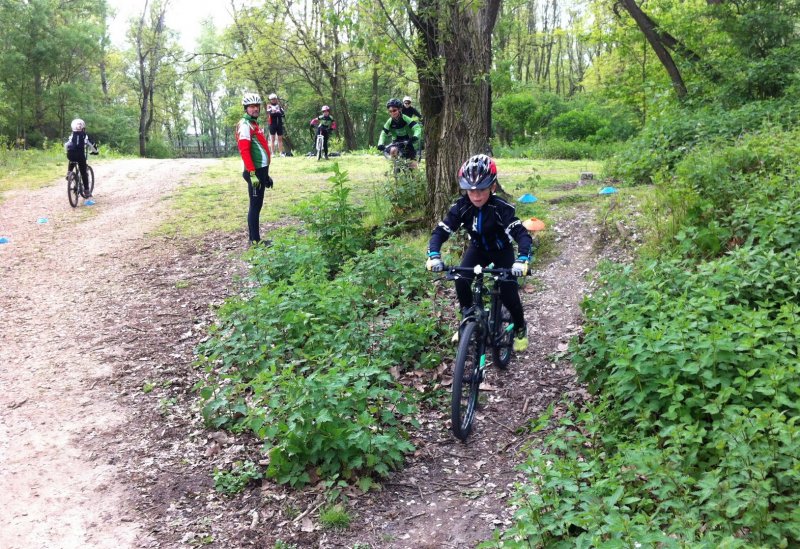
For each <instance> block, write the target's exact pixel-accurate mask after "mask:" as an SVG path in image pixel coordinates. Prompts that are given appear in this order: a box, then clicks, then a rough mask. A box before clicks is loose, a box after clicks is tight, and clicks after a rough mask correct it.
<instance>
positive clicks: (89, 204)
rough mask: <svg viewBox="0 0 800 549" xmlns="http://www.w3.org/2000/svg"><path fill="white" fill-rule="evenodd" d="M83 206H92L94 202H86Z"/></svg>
mask: <svg viewBox="0 0 800 549" xmlns="http://www.w3.org/2000/svg"><path fill="white" fill-rule="evenodd" d="M83 205H84V206H94V200H91V199H90V200H87V201H86V202H84V203H83Z"/></svg>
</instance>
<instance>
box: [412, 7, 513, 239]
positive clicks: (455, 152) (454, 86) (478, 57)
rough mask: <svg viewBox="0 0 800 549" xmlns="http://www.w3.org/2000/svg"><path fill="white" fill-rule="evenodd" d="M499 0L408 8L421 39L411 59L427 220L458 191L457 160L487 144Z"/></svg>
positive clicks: (443, 208) (437, 214) (436, 215)
mask: <svg viewBox="0 0 800 549" xmlns="http://www.w3.org/2000/svg"><path fill="white" fill-rule="evenodd" d="M500 1H501V0H487V3H486V4H485V5H483V6H479V7H476V5H475V4H474V3H470V2H466V1H463V0H442V1H441V2H436V1H435V0H425V1H423V2H420V5H419V8H418V11H417V13H416V14H411V17H412V21H413V22H414V25H415V27H416V28H417V31H418V33H419V36H420V38H421V41H422V43H421V49H420V51H419V52H418V54H417V56H416V62H417V71H418V74H419V79H420V104H421V106H422V112H424V113H425V136H426V149H425V159H426V176H427V181H428V191H429V194H430V196H431V200H430V201H429V202H428V204H427V207H426V212H425V215H426V218H427V220H428V222H429V223H430V224H431V225H432V224H434V223H435V222H436V221H437V220H439V219H441V216H442V214H443V213H444V212H445V211H446V210H447V208H448V207H449V205H450V204H451V203H452V201H453V198H454V197H455V196H456V194H457V189H458V183H457V180H456V175H457V173H458V168H459V167H460V166H461V164H462V163H463V162H464V161H465V160H466V159H467V158H469V157H470V156H471V155H473V154H477V153H483V152H488V150H489V127H490V118H489V109H490V104H489V95H490V88H489V71H490V69H491V62H492V51H491V42H490V40H489V39H488V37H490V36H491V34H492V29H493V28H494V24H495V21H496V19H497V13H498V10H499V7H500ZM431 8H433V9H431ZM438 29H442V30H438ZM422 48H424V49H422Z"/></svg>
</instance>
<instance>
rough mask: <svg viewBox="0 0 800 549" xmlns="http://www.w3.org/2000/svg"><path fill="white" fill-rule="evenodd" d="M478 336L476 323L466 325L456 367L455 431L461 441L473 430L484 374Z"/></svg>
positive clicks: (454, 378)
mask: <svg viewBox="0 0 800 549" xmlns="http://www.w3.org/2000/svg"><path fill="white" fill-rule="evenodd" d="M479 338H480V334H479V329H478V323H477V322H467V323H466V324H464V325H463V327H462V328H461V334H460V336H459V343H458V353H457V354H456V363H455V366H454V367H453V400H452V410H451V411H452V423H453V434H454V435H455V436H456V438H458V439H459V440H461V441H466V440H467V437H468V436H469V434H470V432H471V431H472V421H473V420H474V419H475V409H476V408H477V406H478V391H479V389H480V386H481V378H482V377H483V369H482V368H481V366H482V364H481V363H482V361H483V360H485V358H484V357H483V356H482V355H481V354H480V346H481V345H480V340H479Z"/></svg>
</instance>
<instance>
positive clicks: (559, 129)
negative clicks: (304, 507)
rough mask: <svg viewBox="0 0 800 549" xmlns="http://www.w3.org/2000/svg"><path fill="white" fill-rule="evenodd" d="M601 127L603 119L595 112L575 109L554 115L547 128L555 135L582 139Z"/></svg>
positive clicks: (593, 133)
mask: <svg viewBox="0 0 800 549" xmlns="http://www.w3.org/2000/svg"><path fill="white" fill-rule="evenodd" d="M602 127H603V121H602V120H601V119H600V117H599V116H597V115H596V114H595V113H593V112H586V111H578V110H575V111H569V112H565V113H561V114H559V115H558V116H556V117H555V118H554V119H553V121H552V122H551V123H550V126H549V127H548V130H549V133H550V134H552V135H554V136H556V137H561V138H564V139H570V140H582V139H586V138H587V137H590V136H593V135H595V134H596V133H597V132H598V131H599V130H600V129H601V128H602Z"/></svg>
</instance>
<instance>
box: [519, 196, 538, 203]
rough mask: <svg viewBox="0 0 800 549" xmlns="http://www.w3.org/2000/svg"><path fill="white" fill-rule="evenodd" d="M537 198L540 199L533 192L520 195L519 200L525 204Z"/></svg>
mask: <svg viewBox="0 0 800 549" xmlns="http://www.w3.org/2000/svg"><path fill="white" fill-rule="evenodd" d="M537 200H539V199H538V198H536V197H535V196H533V195H532V194H523V195H522V196H520V197H519V202H522V203H523V204H533V203H534V202H536V201H537Z"/></svg>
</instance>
